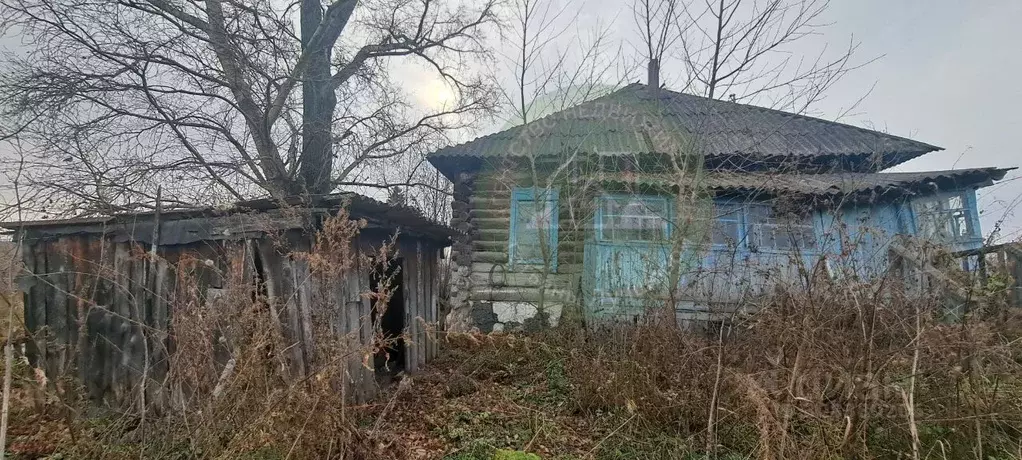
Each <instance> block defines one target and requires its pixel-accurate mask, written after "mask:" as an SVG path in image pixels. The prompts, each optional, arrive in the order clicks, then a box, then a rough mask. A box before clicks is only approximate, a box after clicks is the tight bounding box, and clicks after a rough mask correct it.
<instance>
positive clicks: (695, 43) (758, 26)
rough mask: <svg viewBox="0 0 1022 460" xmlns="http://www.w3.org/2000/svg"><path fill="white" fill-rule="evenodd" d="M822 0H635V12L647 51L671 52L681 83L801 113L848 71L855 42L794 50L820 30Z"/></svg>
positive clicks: (653, 54) (851, 67)
mask: <svg viewBox="0 0 1022 460" xmlns="http://www.w3.org/2000/svg"><path fill="white" fill-rule="evenodd" d="M828 6H829V1H828V0H719V1H717V0H707V1H705V2H695V1H691V0H636V2H635V3H634V8H633V9H634V13H635V19H636V22H637V25H638V28H639V30H640V35H641V37H642V42H643V44H644V45H645V47H646V48H647V49H648V50H649V51H648V52H649V53H650V57H651V58H657V57H658V56H657V54H658V52H659V54H660V55H661V56H662V55H664V53H666V56H667V57H668V58H670V59H676V60H677V61H678V62H679V63H680V64H681V65H682V67H683V68H684V71H685V75H684V77H683V80H682V84H681V85H680V86H681V87H680V89H681V90H683V91H685V92H688V93H692V94H698V95H701V96H706V97H709V98H717V99H724V98H726V99H728V100H732V101H736V102H746V103H749V102H755V103H758V104H762V105H767V106H770V107H775V108H783V109H784V110H787V111H791V112H796V113H801V112H805V111H806V110H807V109H809V108H810V107H811V106H812V105H813V104H814V103H816V102H818V101H819V100H820V99H821V98H822V97H824V95H825V93H826V92H827V90H829V89H830V88H831V87H832V86H833V85H834V84H835V83H836V82H837V81H838V80H840V79H841V78H842V77H843V76H845V75H846V74H847V73H848V72H849V71H851V70H854V69H856V68H859V67H861V66H862V65H865V64H868V63H869V62H871V61H872V60H866V61H863V62H855V61H853V59H852V58H853V56H854V53H855V50H856V48H857V47H858V43H857V42H855V41H854V40H851V41H850V42H849V43H848V45H847V47H845V48H842V49H840V50H838V51H837V52H836V53H831V52H830V50H828V49H827V48H826V47H824V48H823V49H821V50H820V51H819V52H818V53H816V54H805V53H802V52H800V50H799V49H798V46H796V45H798V44H800V43H802V42H804V40H803V39H805V38H807V37H810V36H818V35H820V34H821V33H822V32H823V31H824V29H825V28H826V27H827V26H828V25H829V24H827V23H825V22H823V20H822V18H823V14H824V13H825V12H826V10H827V7H828Z"/></svg>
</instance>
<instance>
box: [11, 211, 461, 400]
mask: <svg viewBox="0 0 1022 460" xmlns="http://www.w3.org/2000/svg"><path fill="white" fill-rule="evenodd" d="M341 209H344V210H345V212H346V213H347V214H346V216H347V217H346V218H347V219H348V222H359V223H363V224H364V226H359V225H356V227H358V228H356V230H355V231H354V232H353V234H352V235H351V238H350V239H349V240H347V241H346V242H345V243H342V245H343V247H342V248H336V247H334V248H332V249H331V250H333V251H337V250H340V251H341V255H342V256H343V258H344V260H342V261H341V262H342V263H344V264H345V265H346V266H345V267H344V268H343V270H339V271H337V272H336V273H335V274H334V275H332V276H333V277H330V275H324V274H323V273H319V272H315V273H314V270H313V267H312V265H313V264H314V263H315V262H314V259H315V257H316V256H322V254H318V253H317V252H318V251H323V247H322V245H321V244H320V245H318V243H317V239H316V238H317V232H318V231H319V230H321V229H322V226H323V225H324V222H326V219H328V218H330V217H331V216H335V215H337V213H338V212H339V210H341ZM2 226H3V227H4V228H6V229H9V230H12V231H13V240H14V241H20V242H21V243H22V255H23V260H24V263H25V268H26V270H25V271H26V275H27V276H25V277H23V279H22V280H21V285H22V286H21V287H22V289H23V290H24V308H25V315H24V318H25V323H26V326H27V329H28V332H29V333H30V335H31V337H32V340H31V341H30V342H29V343H28V354H29V358H30V360H31V361H32V363H33V365H35V366H37V367H40V368H44V369H45V370H46V373H47V374H48V376H49V377H50V378H51V379H54V378H57V377H58V376H62V375H66V373H67V372H69V370H72V369H73V370H74V372H76V373H78V374H79V375H78V376H79V377H80V378H81V379H82V380H83V382H84V384H85V388H86V389H87V391H88V393H89V396H90V398H91V399H92V400H94V401H97V402H100V401H101V402H104V403H106V404H110V405H123V404H128V403H130V400H131V398H133V396H132V395H133V394H137V391H136V390H137V388H139V387H141V386H142V385H141V383H142V382H143V381H145V382H147V383H148V389H147V390H146V392H147V393H149V396H147V399H149V400H153V401H159V400H161V398H162V399H164V400H166V399H167V398H170V397H171V395H170V394H169V391H165V390H167V389H165V388H161V386H160V385H161V382H162V378H163V376H165V375H166V374H167V372H168V366H169V364H168V363H170V362H171V360H170V359H169V357H170V355H171V354H172V353H173V350H174V349H175V346H176V345H175V343H174V341H175V335H176V334H177V333H179V332H181V331H174V330H173V329H174V328H173V324H174V319H175V316H176V315H179V314H180V313H181V312H183V311H188V310H189V309H203V308H210V309H215V308H218V306H217V303H216V302H217V299H218V298H220V297H222V296H223V295H225V290H227V289H229V288H235V289H236V288H238V286H239V284H238V283H239V280H240V286H241V289H242V290H244V289H250V290H251V292H247V291H245V292H242V294H243V296H242V299H243V300H242V302H244V301H246V299H248V300H247V301H248V302H249V303H251V302H252V300H251V299H255V298H256V296H257V295H260V294H261V295H262V296H264V298H265V299H266V304H267V309H268V311H270V312H271V314H272V316H273V317H274V321H276V322H277V323H278V324H279V326H280V334H281V335H282V336H283V340H285V341H286V342H287V343H286V344H285V346H284V347H283V348H282V349H283V350H287V351H286V356H285V357H284V358H285V360H286V362H287V363H288V364H287V367H288V372H290V373H291V376H292V377H294V378H295V379H301V378H304V377H306V376H308V375H310V374H312V373H314V372H315V371H316V370H315V366H316V359H315V357H314V356H313V353H314V350H316V348H315V347H316V346H317V344H316V343H312V342H313V340H314V339H313V337H314V336H316V335H317V334H324V333H325V334H327V335H329V336H330V339H331V340H332V341H333V343H336V344H337V346H338V347H346V349H348V350H350V353H348V355H347V356H348V357H347V361H348V362H347V364H346V368H345V371H344V382H345V385H344V386H345V390H346V391H348V394H349V395H351V396H352V397H353V398H354V399H365V398H368V397H370V396H372V394H373V393H374V392H375V390H376V389H377V377H380V375H377V374H381V373H384V372H391V373H392V372H396V371H399V370H403V371H407V372H414V371H416V370H417V369H418V368H419V367H420V366H422V365H423V364H425V363H426V362H427V361H428V360H430V359H432V358H433V357H434V356H435V355H436V353H437V343H436V342H435V341H434V340H433V338H434V335H433V334H432V333H431V332H430V331H431V330H432V329H433V328H435V326H436V323H437V316H438V313H437V304H438V302H437V295H438V283H439V276H438V266H439V261H440V258H441V251H442V250H443V248H445V247H446V246H448V244H449V241H450V237H451V236H452V234H453V233H452V232H451V231H450V230H449V229H448V228H446V227H444V226H442V225H438V224H435V223H433V222H431V221H429V220H427V219H426V218H424V217H423V216H422V215H421V214H419V213H418V212H416V211H414V210H412V209H409V208H405V207H396V206H391V205H387V204H384V203H381V202H377V201H375V200H372V199H369V198H366V197H364V196H359V195H354V194H339V195H329V196H322V197H316V198H314V199H308V200H305V201H302V202H298V201H296V202H294V203H290V204H288V205H286V206H283V207H282V206H281V205H280V203H279V202H277V201H272V200H256V201H249V202H244V203H238V204H237V205H235V206H234V207H231V208H229V209H213V208H209V209H186V210H175V211H165V212H150V213H133V214H121V215H114V216H106V217H95V218H78V219H68V220H41V221H34V222H11V223H4V224H2ZM383 246H387V247H390V248H391V251H390V252H389V253H387V254H386V255H385V256H381V252H380V248H381V247H383ZM395 250H396V251H395ZM346 251H350V252H346ZM303 254H304V255H305V256H306V257H303V256H302V255H303ZM381 259H386V260H381ZM383 276H390V277H391V278H389V279H390V280H392V281H389V282H390V283H391V286H392V287H391V288H390V291H389V292H391V296H390V299H389V302H387V307H386V308H385V309H384V308H377V305H376V304H374V302H373V301H372V300H371V297H372V296H371V295H368V293H370V292H371V291H374V290H376V289H375V288H376V286H374V284H378V283H379V282H380V281H379V280H380V279H381V277H383ZM231 277H234V278H235V279H230V278H231ZM232 282H233V283H235V284H234V285H233V286H232V285H231V283H232ZM377 333H382V334H385V335H386V336H388V337H402V339H401V340H400V341H399V342H398V343H399V346H396V347H393V348H394V349H392V350H391V351H390V353H389V354H388V355H387V356H386V357H385V359H386V358H389V360H390V362H381V361H380V360H379V359H378V358H379V357H374V359H368V358H367V356H365V354H366V350H368V349H369V348H370V346H371V344H373V343H374V342H373V340H374V334H377ZM377 338H378V337H377ZM178 345H180V344H178ZM209 346H210V347H219V345H217V344H209ZM218 353H219V355H218V359H219V361H220V362H219V366H220V367H221V368H223V367H224V366H226V365H227V364H226V363H227V362H228V361H229V359H230V350H226V351H225V350H219V351H218ZM374 362H375V365H374ZM384 367H386V368H385V369H384Z"/></svg>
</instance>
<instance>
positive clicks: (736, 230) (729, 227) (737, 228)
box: [710, 203, 743, 247]
mask: <svg viewBox="0 0 1022 460" xmlns="http://www.w3.org/2000/svg"><path fill="white" fill-rule="evenodd" d="M713 217H714V219H713V229H712V230H711V232H710V240H711V242H712V243H713V244H714V245H718V246H727V247H737V246H738V243H740V242H741V241H742V233H743V232H742V231H741V227H742V205H741V204H735V203H715V205H714V213H713Z"/></svg>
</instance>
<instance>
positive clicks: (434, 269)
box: [429, 249, 442, 359]
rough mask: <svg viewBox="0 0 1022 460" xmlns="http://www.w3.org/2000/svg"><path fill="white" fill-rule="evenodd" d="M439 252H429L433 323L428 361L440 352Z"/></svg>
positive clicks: (436, 250)
mask: <svg viewBox="0 0 1022 460" xmlns="http://www.w3.org/2000/svg"><path fill="white" fill-rule="evenodd" d="M440 251H442V250H438V249H433V250H432V251H430V254H431V259H432V260H431V261H430V270H429V272H430V292H429V293H430V300H429V303H430V313H431V317H432V319H431V320H432V322H433V340H430V355H429V359H434V358H436V357H437V354H439V352H440V336H439V334H440Z"/></svg>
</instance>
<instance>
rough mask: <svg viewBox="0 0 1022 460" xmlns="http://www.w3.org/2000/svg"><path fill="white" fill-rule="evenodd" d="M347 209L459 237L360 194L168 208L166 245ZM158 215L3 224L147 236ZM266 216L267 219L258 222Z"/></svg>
mask: <svg viewBox="0 0 1022 460" xmlns="http://www.w3.org/2000/svg"><path fill="white" fill-rule="evenodd" d="M342 207H346V208H347V210H348V212H349V213H350V216H351V217H352V218H356V219H365V220H366V222H367V224H368V225H367V228H370V229H385V230H388V231H393V230H400V231H401V232H404V233H406V234H411V235H414V236H417V237H421V238H426V239H429V240H432V241H436V242H439V243H446V242H447V241H449V240H450V238H452V237H453V236H454V235H456V233H455V231H454V230H452V229H451V228H449V227H447V226H445V225H441V224H439V223H436V222H433V221H431V220H429V219H428V218H426V217H425V216H423V215H422V213H420V212H419V211H418V210H416V209H414V208H412V207H408V206H395V205H391V204H387V203H383V202H380V201H377V200H375V199H372V198H369V197H367V196H364V195H359V194H356V193H335V194H330V195H318V196H306V197H301V198H294V199H290V200H283V201H282V200H275V199H269V198H264V199H256V200H249V201H243V202H238V203H235V204H234V205H233V206H230V207H227V208H215V207H199V208H181V209H171V210H165V211H163V212H162V213H161V217H160V220H161V228H160V234H161V236H160V243H161V244H187V243H189V242H194V241H201V240H206V239H210V240H212V239H224V238H225V237H227V236H228V235H233V237H239V235H244V234H248V233H258V232H262V231H265V230H266V229H268V228H269V227H273V228H275V229H283V228H301V227H303V226H307V225H308V224H309V222H308V219H307V218H308V217H309V213H308V212H297V213H289V212H286V211H287V210H288V209H296V210H299V211H310V212H314V213H328V212H336V211H337V210H339V209H341V208H342ZM154 215H155V212H153V211H146V212H134V213H121V214H115V215H110V216H90V217H80V218H70V219H48V220H33V221H22V222H0V228H5V229H8V230H19V229H29V230H33V231H38V232H41V233H44V234H71V233H79V234H81V233H100V232H106V231H107V230H106V229H108V228H110V227H112V226H120V227H131V229H132V231H131V234H132V235H135V236H137V237H139V238H142V239H144V238H147V237H148V234H147V231H146V230H144V229H142V228H140V227H139V226H140V225H147V224H148V223H149V222H151V221H152V219H153V217H154ZM260 215H265V216H266V217H265V218H261V219H258V221H256V220H257V219H254V218H256V217H259V216H260ZM195 219H199V220H201V221H202V222H201V224H194V223H193V224H191V225H184V224H183V223H184V221H186V220H195Z"/></svg>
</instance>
